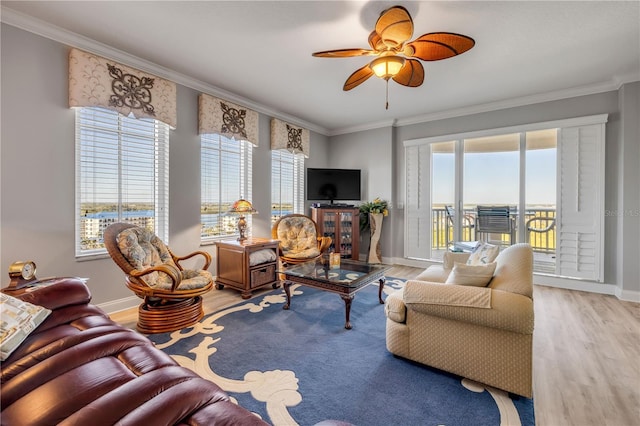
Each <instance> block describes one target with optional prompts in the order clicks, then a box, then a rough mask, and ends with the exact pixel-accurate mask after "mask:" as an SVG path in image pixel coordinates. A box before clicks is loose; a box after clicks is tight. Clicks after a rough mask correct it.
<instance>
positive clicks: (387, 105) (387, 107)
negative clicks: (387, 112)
mask: <svg viewBox="0 0 640 426" xmlns="http://www.w3.org/2000/svg"><path fill="white" fill-rule="evenodd" d="M386 83H387V104H386V106H385V107H384V109H389V79H387V81H386Z"/></svg>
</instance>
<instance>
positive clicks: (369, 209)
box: [360, 197, 389, 231]
mask: <svg viewBox="0 0 640 426" xmlns="http://www.w3.org/2000/svg"><path fill="white" fill-rule="evenodd" d="M369 213H382V215H383V216H388V215H389V203H388V202H387V201H386V200H381V199H380V198H377V197H376V198H374V200H373V201H370V202H367V203H363V204H360V230H361V231H364V230H365V229H369Z"/></svg>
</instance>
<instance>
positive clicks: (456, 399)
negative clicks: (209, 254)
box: [149, 278, 535, 426]
mask: <svg viewBox="0 0 640 426" xmlns="http://www.w3.org/2000/svg"><path fill="white" fill-rule="evenodd" d="M403 285H404V281H403V280H399V279H394V278H387V283H386V286H385V293H388V292H390V291H394V290H395V289H397V288H401V287H402V286H403ZM291 288H292V299H291V309H290V310H288V311H285V310H283V309H282V306H283V305H284V303H285V297H284V292H283V290H282V289H277V290H274V291H272V292H270V293H267V294H266V295H262V296H259V297H256V298H254V299H251V300H248V301H244V302H242V303H239V304H237V305H234V306H232V307H230V308H227V309H223V310H221V311H219V312H216V313H213V314H211V315H208V316H206V317H205V318H204V319H203V320H202V321H200V322H199V323H198V324H197V325H196V326H194V327H191V328H186V329H184V330H180V331H176V332H173V333H166V334H156V335H151V336H149V337H150V339H151V340H153V341H154V342H155V343H156V344H157V346H158V347H159V348H160V349H162V350H163V351H165V352H166V353H168V354H170V355H172V356H173V357H174V358H175V359H176V360H177V361H178V362H179V363H180V364H181V365H184V366H185V367H188V368H191V369H193V370H194V371H196V372H197V373H198V374H200V375H202V376H203V377H206V378H208V379H210V380H212V381H213V382H215V383H217V384H218V385H219V386H220V387H222V388H223V389H224V390H225V391H227V392H228V393H229V394H230V395H231V397H232V398H233V399H235V400H236V401H237V402H238V403H239V404H240V405H242V406H243V407H245V408H247V409H249V410H251V411H253V412H255V413H256V414H257V415H259V416H260V417H261V418H262V419H264V420H265V421H267V422H269V423H271V424H273V425H275V426H280V425H296V424H299V425H305V426H306V425H313V424H315V423H318V422H320V421H323V420H327V419H336V420H342V421H346V422H349V423H352V424H355V425H359V426H365V425H367V426H372V425H385V426H386V425H448V426H454V425H465V426H466V425H495V426H498V425H501V424H505V425H507V424H508V425H519V424H521V425H527V426H534V424H535V420H534V413H533V400H531V399H526V398H520V399H517V400H511V399H510V398H509V397H508V395H507V394H506V393H505V392H503V391H500V390H497V389H493V388H488V387H487V388H486V389H485V387H484V386H483V385H480V384H478V383H475V382H470V381H468V380H466V379H461V378H460V377H457V376H454V375H451V374H448V373H445V372H442V371H439V370H435V369H432V368H429V367H426V366H422V365H420V364H417V363H414V362H411V361H408V360H404V359H401V358H397V357H394V356H393V355H392V354H391V353H389V352H388V351H387V349H386V347H385V316H384V306H383V305H381V304H380V303H379V302H378V295H377V289H378V286H377V283H376V284H374V285H369V286H367V287H365V288H364V289H362V290H361V291H360V292H358V293H357V294H356V297H355V298H354V300H353V303H352V306H351V324H352V326H353V329H351V330H345V328H344V321H345V318H344V302H343V301H342V299H340V297H339V296H338V295H336V294H333V293H329V292H325V291H321V290H316V289H312V288H309V287H304V286H292V287H291Z"/></svg>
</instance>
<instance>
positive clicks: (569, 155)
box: [556, 119, 606, 282]
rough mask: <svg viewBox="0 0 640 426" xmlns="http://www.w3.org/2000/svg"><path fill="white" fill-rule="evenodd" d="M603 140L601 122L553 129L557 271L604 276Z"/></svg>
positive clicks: (581, 275) (598, 279) (568, 273)
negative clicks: (555, 143)
mask: <svg viewBox="0 0 640 426" xmlns="http://www.w3.org/2000/svg"><path fill="white" fill-rule="evenodd" d="M605 120H606V119H605ZM604 141H605V124H604V123H602V124H589V125H583V126H577V127H566V128H561V129H560V130H559V138H558V148H559V149H558V166H559V169H558V170H559V171H558V184H559V191H558V200H557V205H558V213H557V228H558V230H557V254H556V273H557V274H558V275H561V276H567V277H575V278H584V279H589V280H594V281H599V282H602V281H603V280H604V220H603V216H604V179H605V177H604V155H605V152H604Z"/></svg>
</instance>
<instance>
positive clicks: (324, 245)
mask: <svg viewBox="0 0 640 426" xmlns="http://www.w3.org/2000/svg"><path fill="white" fill-rule="evenodd" d="M330 246H331V237H318V250H320V253H324V252H325V251H327V250H328V249H329V247H330Z"/></svg>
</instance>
